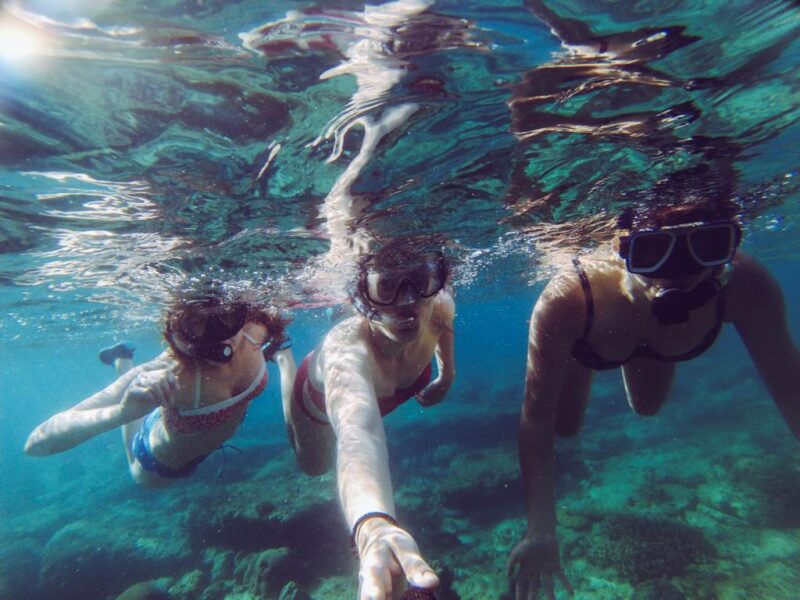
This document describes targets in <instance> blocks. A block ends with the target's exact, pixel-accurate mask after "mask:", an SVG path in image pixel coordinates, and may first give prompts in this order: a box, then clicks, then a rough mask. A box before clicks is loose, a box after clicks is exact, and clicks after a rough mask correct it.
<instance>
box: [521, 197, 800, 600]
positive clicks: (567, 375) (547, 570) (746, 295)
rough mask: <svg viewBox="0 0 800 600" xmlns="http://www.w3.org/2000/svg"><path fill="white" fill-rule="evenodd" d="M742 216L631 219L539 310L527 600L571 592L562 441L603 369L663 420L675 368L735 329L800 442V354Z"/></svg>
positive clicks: (529, 430)
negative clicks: (556, 465)
mask: <svg viewBox="0 0 800 600" xmlns="http://www.w3.org/2000/svg"><path fill="white" fill-rule="evenodd" d="M736 210H737V207H736V206H735V205H734V204H733V203H731V202H729V201H727V200H724V199H714V200H712V199H709V200H694V201H691V202H687V203H685V204H672V205H670V204H666V205H662V206H660V207H654V208H653V207H640V208H639V209H634V210H630V211H628V212H626V213H625V214H624V215H623V217H622V218H621V219H620V221H619V228H620V229H621V230H622V231H621V232H620V235H619V236H618V237H617V238H616V239H615V241H614V245H613V248H612V247H611V246H605V247H602V248H600V249H599V250H598V251H597V253H596V254H595V255H594V256H592V257H591V258H587V259H586V260H585V261H581V260H577V259H576V260H574V261H573V266H572V267H571V268H570V269H567V270H565V271H564V272H562V273H560V274H559V275H557V276H556V277H555V278H554V279H553V280H552V281H551V282H550V283H549V284H548V285H547V287H546V288H545V290H544V292H543V293H542V295H541V296H540V298H539V299H538V301H537V302H536V306H535V307H534V310H533V315H532V317H531V324H530V333H529V338H528V368H527V375H526V380H525V398H524V401H523V406H522V414H521V417H520V428H519V455H520V466H521V470H522V475H523V479H524V481H525V485H526V489H527V504H528V530H527V533H526V535H525V537H524V538H523V540H522V541H521V542H520V543H519V544H518V545H517V546H516V547H515V548H514V549H513V551H512V552H511V556H510V558H509V575H510V576H511V579H512V586H513V587H514V588H515V589H516V598H518V599H519V598H536V597H537V593H538V590H539V589H540V588H542V589H544V590H545V593H546V595H547V597H549V598H553V597H554V591H553V588H554V581H553V578H554V577H555V578H557V579H559V580H560V581H561V583H562V584H563V585H564V586H565V588H566V589H567V590H568V591H569V590H570V586H569V583H568V582H567V579H566V577H565V576H564V572H563V570H562V568H561V564H560V559H559V552H558V541H557V538H556V510H555V501H554V497H553V478H554V473H553V455H554V450H553V446H554V438H555V436H556V435H561V436H571V435H575V434H577V433H578V431H579V430H580V427H581V424H582V421H583V415H584V411H585V409H586V405H587V403H588V401H589V396H590V392H591V385H592V374H593V372H594V371H596V370H606V369H616V368H621V370H622V379H623V382H624V385H625V392H626V394H627V397H628V402H629V404H630V406H631V408H633V410H634V411H635V412H636V413H638V414H640V415H645V416H649V415H654V414H656V413H657V412H658V411H659V409H660V408H661V406H662V405H663V404H664V402H665V400H666V399H667V395H668V393H669V390H670V387H671V384H672V380H673V376H674V374H675V368H676V363H678V362H681V361H687V360H691V359H693V358H695V357H697V356H699V355H700V354H702V353H703V352H705V351H706V350H707V349H708V348H710V347H711V345H712V344H713V343H714V341H715V340H716V338H717V335H718V333H719V331H720V329H721V328H722V325H723V323H726V322H730V323H733V324H734V325H735V326H736V330H737V332H738V333H739V335H740V336H741V338H742V341H743V342H744V344H745V346H746V348H747V350H748V352H749V353H750V356H751V358H752V360H753V363H754V364H755V366H756V368H757V369H758V371H759V373H760V375H761V377H762V378H763V380H764V383H765V384H766V386H767V389H768V390H769V392H770V394H771V395H772V398H773V400H774V401H775V404H776V405H777V407H778V409H779V410H780V412H781V414H782V416H783V418H784V420H785V421H786V423H787V425H788V426H789V428H790V429H791V431H792V433H794V435H795V437H797V438H798V439H800V388H798V386H797V383H796V380H795V379H794V378H795V377H796V373H797V372H798V370H800V352H798V350H797V348H796V347H795V345H794V343H793V342H792V339H791V337H790V335H789V330H788V326H787V323H786V316H785V311H784V302H783V295H782V293H781V290H780V288H779V286H778V284H777V282H776V281H775V280H774V279H773V278H772V276H771V275H770V274H769V273H768V272H767V270H766V269H765V268H764V267H763V266H762V265H760V264H759V263H758V262H756V261H755V260H753V259H752V258H750V257H748V256H746V255H744V254H742V253H737V252H736V249H737V247H738V245H739V241H740V237H741V230H740V227H739V224H738V223H737V222H736V220H735V215H736Z"/></svg>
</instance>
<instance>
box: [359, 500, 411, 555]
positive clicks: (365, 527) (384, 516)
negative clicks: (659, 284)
mask: <svg viewBox="0 0 800 600" xmlns="http://www.w3.org/2000/svg"><path fill="white" fill-rule="evenodd" d="M387 524H388V525H392V526H394V527H400V524H399V523H398V522H397V519H395V518H394V517H393V516H392V515H390V514H388V513H385V512H380V511H373V512H368V513H365V514H363V515H361V516H360V517H359V518H358V519H356V522H355V523H354V524H353V530H352V534H351V535H350V545H351V546H352V548H353V552H354V553H355V554H356V555H360V554H361V552H360V551H361V548H363V547H364V545H365V544H364V540H365V539H369V538H370V537H372V534H373V533H374V531H375V530H376V529H380V528H382V527H385V526H386V525H387Z"/></svg>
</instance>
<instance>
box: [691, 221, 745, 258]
mask: <svg viewBox="0 0 800 600" xmlns="http://www.w3.org/2000/svg"><path fill="white" fill-rule="evenodd" d="M688 236H689V248H690V249H691V251H692V255H693V256H694V258H695V260H697V262H699V263H700V264H702V265H704V266H709V267H710V266H714V265H720V264H723V263H726V262H728V261H729V260H730V259H731V258H733V247H734V241H735V234H734V230H733V225H730V224H728V223H726V224H722V225H706V226H703V227H698V228H696V229H693V230H692V231H690V232H689V234H688Z"/></svg>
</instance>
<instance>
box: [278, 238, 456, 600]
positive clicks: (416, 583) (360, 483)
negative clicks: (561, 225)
mask: <svg viewBox="0 0 800 600" xmlns="http://www.w3.org/2000/svg"><path fill="white" fill-rule="evenodd" d="M411 246H412V244H410V243H408V242H406V241H399V242H394V243H392V244H389V245H387V246H384V247H383V248H381V249H380V250H379V251H378V252H377V253H375V254H373V255H370V256H368V257H366V258H365V259H363V260H361V261H360V264H359V275H358V281H357V287H356V288H355V290H354V291H353V292H352V294H351V300H352V302H353V305H354V306H355V307H356V308H357V309H358V311H359V313H360V314H359V315H356V316H353V317H351V318H349V319H347V320H345V321H342V322H341V323H339V324H337V325H336V326H335V327H334V328H333V329H332V330H331V331H330V332H328V334H327V335H326V336H325V339H324V340H323V342H322V344H321V345H320V346H319V347H318V348H317V349H315V350H314V351H313V352H312V353H311V354H309V355H308V356H307V357H306V358H305V360H304V361H303V362H302V364H301V366H300V368H299V369H298V370H297V375H296V377H295V379H294V391H293V393H292V394H291V395H288V396H284V407H283V408H284V415H285V417H286V421H287V425H288V430H289V438H290V440H291V442H292V444H293V446H294V449H295V452H296V454H297V460H298V463H299V464H300V466H301V468H302V469H303V470H304V471H305V472H306V473H309V474H312V475H317V474H321V473H324V472H325V471H327V470H328V469H330V468H331V467H332V466H333V464H334V463H335V465H336V474H337V484H338V488H339V499H340V501H341V503H342V508H343V511H344V515H345V519H346V521H347V524H348V526H349V527H350V528H351V531H352V544H353V549H354V550H355V551H356V552H357V554H358V556H359V558H360V560H361V567H360V572H359V581H360V585H359V594H358V597H359V599H360V600H383V599H385V598H386V599H388V598H392V597H396V595H397V594H399V593H400V592H402V591H403V589H404V588H405V587H406V583H405V581H406V580H407V581H408V582H409V583H410V584H411V585H412V588H411V589H412V590H416V591H414V592H411V593H413V594H416V596H415V597H419V598H424V597H430V596H428V595H425V594H427V589H430V588H435V587H436V586H437V585H438V579H437V577H436V575H435V574H434V572H433V570H432V569H431V567H430V566H428V564H427V563H426V562H425V561H424V560H423V559H422V556H421V554H420V550H419V548H418V546H417V543H416V542H415V541H414V538H413V537H412V536H411V535H410V534H409V533H408V532H407V531H406V530H405V529H403V528H402V527H401V526H400V525H399V524H398V521H397V518H396V512H395V506H394V499H393V493H392V483H391V479H390V475H389V458H388V450H387V445H386V436H385V432H384V429H383V422H382V417H383V416H384V415H386V414H387V413H389V412H390V411H392V410H394V409H395V408H396V407H398V406H399V405H400V404H402V403H403V402H405V401H407V400H409V399H411V398H413V397H416V399H417V401H418V402H419V403H420V404H421V405H422V406H431V405H433V404H436V403H438V402H440V401H441V400H442V399H443V398H444V396H445V394H446V393H447V391H448V389H449V388H450V386H451V384H452V383H453V379H454V377H455V365H454V360H453V317H454V311H455V307H454V303H453V298H452V296H451V295H450V293H449V292H448V291H447V289H446V288H445V285H446V283H447V278H448V266H447V263H446V261H445V258H444V256H443V255H442V254H441V252H439V251H430V252H427V251H420V250H419V249H418V248H412V247H411ZM434 357H435V360H436V364H437V375H436V377H435V378H432V369H431V361H432V360H433V359H434ZM276 360H277V362H278V364H279V365H281V363H284V364H283V366H282V370H285V371H289V370H290V369H293V368H294V364H293V363H291V364H288V362H289V361H290V360H291V356H290V355H288V354H287V355H284V356H280V357H276ZM419 588H421V589H419ZM407 593H409V592H407Z"/></svg>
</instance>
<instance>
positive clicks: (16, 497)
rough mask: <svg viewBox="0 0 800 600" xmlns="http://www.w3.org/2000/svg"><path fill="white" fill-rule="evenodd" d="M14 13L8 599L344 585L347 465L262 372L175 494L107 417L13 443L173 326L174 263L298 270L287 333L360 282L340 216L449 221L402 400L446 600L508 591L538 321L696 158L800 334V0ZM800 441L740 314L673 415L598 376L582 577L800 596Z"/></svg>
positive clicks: (6, 328) (581, 451)
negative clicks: (433, 334)
mask: <svg viewBox="0 0 800 600" xmlns="http://www.w3.org/2000/svg"><path fill="white" fill-rule="evenodd" d="M426 4H427V5H428V6H427V9H426V10H424V9H425V5H426ZM2 6H3V8H2V12H0V33H2V35H0V83H2V85H0V252H2V254H0V283H1V284H2V285H0V303H2V304H3V308H4V314H5V315H6V316H5V317H4V318H3V319H2V321H0V334H2V338H3V341H4V343H3V344H2V346H0V383H1V384H2V388H3V392H4V393H3V396H2V399H0V474H2V476H3V478H2V483H1V484H0V598H2V599H6V598H9V599H16V598H26V599H27V598H32V599H39V598H65V599H73V598H74V599H78V598H81V599H84V598H92V599H93V598H98V599H106V598H112V599H113V598H117V597H118V596H119V595H120V594H122V593H123V592H124V591H125V590H126V589H127V588H128V587H130V586H131V585H134V584H136V583H139V582H144V581H150V580H158V585H159V586H160V587H161V588H163V589H165V590H169V593H170V594H171V597H173V598H176V599H178V600H188V599H190V598H202V599H204V600H216V599H222V598H228V599H229V600H233V599H234V598H235V599H236V600H244V599H248V600H249V599H251V598H277V597H278V596H279V595H280V593H281V590H282V589H283V588H284V587H285V585H286V584H287V583H288V582H289V581H293V582H295V584H296V585H297V586H298V587H299V588H300V589H301V590H302V591H304V592H305V593H308V594H310V596H311V597H312V598H314V600H325V599H335V598H336V599H338V598H352V597H354V596H355V573H356V567H355V563H354V562H353V560H352V557H351V556H350V555H349V548H348V540H347V537H348V532H347V531H346V528H345V525H344V522H343V519H342V517H341V515H340V511H339V508H338V506H337V504H336V500H335V486H334V481H333V479H332V477H331V476H329V475H328V476H324V477H320V478H308V477H306V476H304V475H302V474H301V473H300V472H299V470H298V469H297V467H296V466H295V465H294V462H293V461H294V458H293V456H292V453H291V450H290V448H289V446H288V443H287V441H286V439H285V431H284V425H283V422H282V416H281V412H280V405H279V401H280V399H279V397H278V393H277V389H276V387H277V386H275V385H271V386H269V388H268V389H267V391H266V392H265V393H264V394H263V395H262V396H261V397H260V398H259V399H258V400H257V401H256V402H255V403H254V404H253V405H252V408H251V409H250V411H249V412H248V416H247V419H246V421H245V422H244V424H243V425H242V427H241V429H240V431H239V432H238V433H237V435H236V436H235V438H234V439H233V440H232V442H233V443H234V444H235V445H236V446H237V447H238V448H240V449H241V453H238V452H236V451H232V450H231V451H226V452H225V454H224V455H223V454H222V453H216V454H215V455H214V456H212V457H211V458H210V459H209V460H208V461H207V462H206V463H204V464H203V466H202V467H201V469H200V470H199V471H198V473H197V474H196V476H195V477H193V478H192V479H191V480H190V481H187V482H186V483H185V484H181V485H179V486H175V487H173V488H170V489H166V490H161V491H157V492H147V491H143V490H141V489H138V488H137V487H136V486H135V485H134V484H133V482H132V481H131V480H130V477H129V476H128V474H127V469H126V467H125V458H124V454H123V451H122V446H121V443H120V439H119V437H120V436H119V435H118V433H117V432H112V433H108V434H105V435H103V436H101V437H99V438H97V439H94V440H91V441H90V442H87V443H86V444H84V445H82V446H80V447H78V448H76V449H74V450H71V451H69V452H67V453H64V454H61V455H58V456H54V457H50V458H47V459H34V458H29V457H26V456H25V455H24V454H23V453H22V446H23V444H24V440H25V438H26V437H27V435H28V433H29V432H30V431H31V430H32V429H33V427H35V426H36V425H37V424H38V423H39V422H41V421H42V420H44V419H45V418H46V417H47V416H49V415H50V414H52V413H54V412H56V411H58V410H63V409H65V408H67V407H68V406H70V405H72V404H74V403H75V402H77V401H79V400H81V399H82V398H84V397H86V396H88V395H89V394H91V393H93V392H94V391H96V390H97V389H99V388H101V387H102V386H104V385H107V384H108V383H109V382H110V381H112V380H113V373H112V372H111V371H110V369H109V368H108V367H105V366H104V365H102V364H101V363H100V362H99V361H98V360H97V358H96V356H97V351H98V349H99V348H101V347H103V346H105V345H107V344H109V343H111V342H112V341H114V340H116V339H120V338H125V339H131V340H133V341H134V342H135V343H136V345H137V348H138V350H137V356H138V357H141V358H142V359H144V358H149V357H150V356H153V355H155V354H157V353H158V352H159V351H160V349H161V348H162V343H161V340H160V333H159V331H160V319H161V314H162V309H163V307H164V302H165V299H166V298H167V297H168V294H169V291H170V290H171V289H172V288H173V287H174V286H176V285H178V284H180V283H181V282H182V281H184V280H185V279H186V278H190V277H193V276H200V275H208V274H212V275H213V276H216V277H219V278H223V279H225V280H226V281H228V282H229V284H230V285H231V286H232V287H239V288H245V287H247V288H250V287H256V288H258V289H260V290H262V291H263V293H264V294H265V295H266V294H269V295H272V294H277V295H278V296H279V297H281V298H283V299H284V300H285V301H286V302H287V303H288V304H291V305H292V312H293V317H294V319H295V320H294V323H293V324H292V326H291V330H290V333H291V337H292V340H293V347H294V349H295V353H296V355H302V354H304V353H305V352H307V351H309V350H311V349H312V348H313V347H314V345H315V344H316V343H317V342H318V341H319V340H320V339H321V337H322V336H323V335H324V333H325V332H326V331H327V329H328V328H329V327H330V324H331V318H332V316H331V311H332V310H333V309H334V308H335V306H336V305H337V303H338V302H340V301H341V300H342V292H343V290H342V289H341V286H340V285H339V283H338V282H340V281H341V280H342V279H343V278H342V277H341V275H342V272H341V268H342V267H341V265H342V264H343V263H346V262H347V259H348V254H347V251H346V250H347V239H349V240H356V241H358V240H363V239H369V238H392V237H395V236H400V235H410V234H439V235H441V236H443V237H445V238H446V239H447V240H448V244H449V246H450V252H451V255H452V257H453V258H454V260H456V262H457V270H456V278H455V282H454V285H455V289H456V302H457V309H458V315H457V319H456V331H457V337H456V348H457V354H456V361H457V367H458V371H459V374H458V380H457V382H456V384H455V386H454V388H453V389H452V390H451V391H450V393H449V395H448V399H447V401H446V402H445V403H444V404H442V405H440V406H438V407H436V408H434V409H431V410H427V411H422V410H421V409H419V408H418V407H417V406H416V405H414V406H411V405H410V404H409V405H405V406H403V407H402V408H401V409H399V410H398V411H397V412H396V413H393V414H392V415H391V417H389V418H387V419H386V422H385V424H386V427H387V433H388V438H389V444H390V453H391V460H392V475H393V482H394V485H395V494H396V500H397V504H398V511H399V516H400V517H401V521H402V522H403V523H404V524H407V526H408V527H409V529H410V530H411V531H412V532H413V533H414V534H415V537H416V539H417V540H418V541H419V542H420V546H421V548H422V550H423V553H424V555H425V556H426V558H428V559H430V560H431V561H432V564H434V565H435V566H436V567H437V568H438V569H439V570H440V573H442V574H443V575H444V576H443V582H444V584H443V590H442V594H441V597H442V598H443V599H447V598H462V599H464V600H467V599H483V598H500V597H501V595H502V594H503V593H504V592H505V591H506V583H505V578H504V572H505V561H506V557H507V555H508V552H509V550H510V549H511V548H512V547H513V545H514V544H515V543H516V542H517V541H518V539H519V537H520V536H521V534H522V532H523V531H524V526H525V521H524V498H523V493H522V489H521V485H520V482H519V476H518V466H517V457H516V421H517V416H518V412H519V407H520V403H521V399H522V386H523V378H524V372H525V351H526V335H527V320H528V318H529V316H530V309H531V307H532V305H533V303H534V302H535V300H536V298H537V296H538V294H539V292H540V291H541V289H542V287H543V284H544V282H545V281H546V280H547V277H548V276H549V275H550V274H551V273H552V272H553V269H554V268H555V267H557V266H558V265H560V264H563V263H564V261H565V260H566V259H568V257H569V256H571V255H572V254H573V253H574V252H579V251H583V250H587V249H589V248H590V247H591V244H592V240H593V239H596V238H597V236H598V235H600V234H601V231H600V228H601V225H600V220H602V219H601V218H602V217H603V216H604V215H612V214H615V213H616V211H618V210H620V209H621V208H622V207H623V206H625V205H626V204H629V203H631V202H635V201H639V200H641V199H642V197H645V198H646V197H647V193H648V190H649V189H650V188H652V186H653V184H654V183H655V182H657V181H659V180H662V179H664V178H665V177H668V176H669V175H670V174H672V173H676V172H685V170H688V169H692V168H697V167H703V168H705V169H707V171H706V172H707V175H708V176H707V180H708V182H709V183H708V185H709V187H710V188H711V187H712V186H716V187H714V188H713V189H719V188H723V189H724V190H726V191H727V192H728V193H730V194H731V195H732V196H734V197H736V198H737V199H738V200H739V201H740V202H741V204H742V206H743V217H744V222H745V238H744V243H743V246H742V249H743V250H744V251H746V252H748V253H750V254H752V255H754V256H755V257H756V258H758V259H760V260H761V261H763V262H764V263H765V264H766V265H767V266H768V267H769V268H770V269H771V270H772V272H773V273H774V274H775V276H776V277H777V278H778V280H779V281H780V283H781V285H782V287H783V289H784V292H785V297H786V299H787V307H788V310H789V318H790V326H791V330H792V332H793V335H794V338H795V339H800V321H799V320H800V314H798V311H797V303H796V302H795V300H794V299H795V298H796V297H797V294H798V293H800V288H799V287H798V286H799V285H800V284H798V262H797V258H796V257H797V251H798V249H800V246H799V245H798V242H797V239H798V236H797V234H796V232H797V229H798V226H800V222H799V221H800V217H799V214H798V208H797V207H798V200H800V193H798V188H797V183H796V177H795V173H796V169H797V166H798V162H800V161H798V158H797V156H798V153H797V141H798V131H800V92H798V89H800V86H799V84H800V82H799V81H798V77H799V76H798V73H799V72H800V70H798V68H797V67H798V64H797V63H798V60H797V57H798V56H800V48H799V47H798V46H800V42H799V41H798V29H799V28H800V12H799V11H800V9H798V7H797V3H792V2H777V1H776V2H764V3H750V2H728V1H726V2H722V1H710V0H709V1H707V2H694V1H689V0H686V1H685V2H680V1H678V0H676V1H673V2H659V3H656V2H597V1H593V2H579V1H576V0H571V1H564V2H534V1H528V2H510V1H509V2H506V1H503V2H492V3H487V2H477V1H465V2H435V3H401V4H400V5H399V6H404V7H406V8H407V12H406V14H405V17H403V18H402V19H400V18H399V17H396V16H395V17H394V18H395V19H397V20H395V21H394V22H392V23H389V24H387V21H386V20H385V19H387V18H388V17H386V15H385V14H384V16H383V19H384V20H378V19H377V18H376V17H377V15H378V14H381V13H380V10H378V12H375V9H365V7H364V5H363V4H360V3H357V2H323V3H321V4H316V5H314V6H316V7H317V8H316V9H314V10H312V5H311V4H310V3H305V2H251V1H247V0H243V1H241V2H215V1H209V0H204V1H203V2H200V1H191V2H188V1H187V2H178V1H175V2H173V1H169V0H160V1H158V2H145V1H132V2H125V3H122V2H110V1H105V2H97V3H91V4H90V3H88V2H84V3H79V2H73V3H67V2H64V3H55V2H50V3H48V2H46V1H44V0H42V1H39V2H30V3H12V2H6V3H4V4H3V5H2ZM384 9H385V6H384ZM289 10H292V11H296V12H293V13H291V14H287V11H289ZM45 17H47V18H45ZM370 76H372V77H371V78H370ZM270 368H271V369H273V367H272V366H271V367H270ZM271 377H272V381H273V382H275V381H277V371H276V370H271ZM797 459H798V447H797V443H796V440H794V438H793V437H792V435H791V434H790V432H789V431H788V429H787V428H786V426H785V425H784V424H783V422H782V421H781V419H780V417H779V415H778V413H777V410H776V409H775V407H774V405H773V404H772V402H771V400H770V399H769V396H768V395H767V393H766V391H765V390H764V388H763V386H762V385H761V383H760V382H759V380H758V376H757V374H756V372H755V370H754V369H753V367H752V365H751V364H750V361H749V360H748V357H747V354H746V352H745V351H744V350H743V348H742V345H741V342H740V341H739V339H738V337H737V336H736V335H735V334H734V333H733V332H732V331H725V332H724V333H723V336H722V337H721V339H720V340H719V341H718V342H717V344H716V345H715V346H714V348H713V349H712V350H711V351H709V352H708V353H707V354H705V355H703V356H702V357H700V358H699V359H697V360H696V361H693V362H691V363H687V364H682V365H681V366H680V368H679V371H678V377H677V380H676V382H675V388H674V390H673V393H672V396H671V398H670V400H669V402H668V403H667V405H666V406H665V408H664V409H663V410H662V411H661V413H659V415H658V416H656V417H654V418H650V419H644V418H641V417H636V416H635V415H633V414H631V412H630V410H629V409H628V408H627V405H626V403H625V400H624V392H623V390H622V386H621V381H620V377H619V374H618V373H616V372H612V373H603V374H601V375H600V376H598V378H597V380H596V383H595V387H594V393H593V399H592V402H591V405H590V408H589V414H588V416H587V422H586V425H585V428H584V431H583V432H582V433H581V435H580V436H579V437H578V438H576V439H572V440H569V441H559V444H558V457H557V465H558V483H557V490H556V492H557V499H558V510H559V535H560V541H561V552H562V560H563V562H564V566H565V570H566V572H567V575H568V577H569V579H570V581H571V582H572V584H573V585H574V586H575V589H576V595H577V597H579V598H615V599H616V598H636V599H641V598H667V599H669V598H703V599H711V598H715V599H716V598H720V599H722V598H725V599H734V598H736V599H738V598H742V599H744V598H748V599H750V598H765V599H792V598H796V597H797V592H796V590H797V589H798V586H800V569H798V568H797V565H798V564H800V513H798V506H800V470H799V469H798V466H797V465H798V460H797ZM609 540H610V541H609ZM676 549H678V550H679V551H676ZM632 557H639V558H641V560H635V559H634V558H632ZM289 589H291V588H289ZM288 597H292V596H290V592H289V591H285V592H284V598H288ZM295 597H301V596H295Z"/></svg>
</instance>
